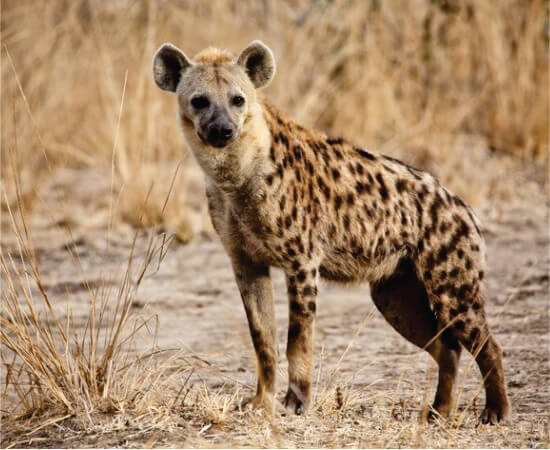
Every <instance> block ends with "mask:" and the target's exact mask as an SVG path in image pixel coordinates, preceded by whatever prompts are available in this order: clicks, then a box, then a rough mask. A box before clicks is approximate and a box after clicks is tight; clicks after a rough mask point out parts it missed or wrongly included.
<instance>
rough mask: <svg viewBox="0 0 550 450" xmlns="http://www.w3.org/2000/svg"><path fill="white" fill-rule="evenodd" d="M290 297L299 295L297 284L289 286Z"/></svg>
mask: <svg viewBox="0 0 550 450" xmlns="http://www.w3.org/2000/svg"><path fill="white" fill-rule="evenodd" d="M288 295H290V296H291V297H296V296H297V295H298V289H297V288H296V285H295V284H290V285H289V286H288Z"/></svg>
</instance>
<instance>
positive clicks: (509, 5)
mask: <svg viewBox="0 0 550 450" xmlns="http://www.w3.org/2000/svg"><path fill="white" fill-rule="evenodd" d="M547 10H548V3H547V2H546V1H542V0H534V1H522V0H502V1H501V0H486V1H483V2H474V1H466V0H432V1H430V0H412V1H408V0H390V1H379V0H369V1H367V0H345V1H344V0H335V1H321V0H318V1H305V0H294V1H290V0H287V1H267V0H265V1H252V2H244V1H236V0H212V1H208V2H205V1H198V0H197V1H183V2H169V1H158V2H156V1H152V0H151V1H129V0H117V1H109V2H102V1H95V0H79V1H69V0H56V1H49V2H46V3H43V2H38V1H33V0H17V1H15V0H8V1H4V2H3V5H2V19H1V25H2V44H3V48H2V142H1V143H2V151H3V154H5V152H6V151H7V150H9V149H10V148H12V149H13V148H14V147H15V146H17V152H16V153H17V155H18V159H19V161H20V164H19V165H20V167H21V172H22V174H21V176H22V189H23V198H24V199H25V201H26V202H27V203H28V204H29V206H30V205H32V203H33V200H35V199H36V198H37V196H40V193H41V192H43V191H42V189H43V188H44V185H46V186H47V183H48V181H50V180H51V177H52V173H53V172H54V170H55V169H56V168H59V167H61V168H83V167H84V168H103V169H105V170H106V172H105V173H106V174H109V172H110V171H111V168H113V169H114V170H113V172H114V175H115V180H116V181H115V182H116V188H115V190H116V192H117V193H118V192H119V189H122V193H121V194H120V196H119V198H118V200H119V203H117V204H119V205H120V211H119V212H120V214H117V217H121V218H122V219H123V220H125V221H128V222H130V223H132V224H135V225H151V224H159V223H161V224H162V223H164V225H165V226H166V227H167V228H168V229H170V230H171V231H173V232H176V233H177V234H178V236H180V238H182V239H183V240H187V239H188V238H190V237H191V236H192V235H193V234H195V233H196V232H197V231H201V230H208V229H209V224H208V219H207V218H206V214H205V211H204V201H203V197H202V187H201V184H202V175H201V174H200V173H199V172H198V170H197V168H196V166H194V164H193V162H192V158H190V157H189V158H188V157H187V156H188V155H187V150H186V147H185V143H184V141H183V138H182V135H181V131H180V130H179V129H178V126H177V124H176V121H175V120H174V119H175V100H174V98H173V97H172V96H170V95H168V94H166V93H163V92H161V91H159V90H158V88H156V86H155V85H154V83H153V81H152V78H151V58H152V54H153V52H154V51H155V49H156V48H157V47H158V46H159V45H160V44H161V43H162V42H165V41H171V42H173V43H175V44H176V45H178V46H180V47H181V48H182V49H184V51H186V52H187V53H188V54H189V55H193V54H195V53H196V52H198V51H199V50H201V49H202V48H204V47H206V46H209V45H214V46H219V47H224V48H228V49H230V50H231V51H233V52H235V53H237V52H239V51H240V50H241V49H242V48H243V47H244V46H245V45H246V44H247V43H248V42H249V41H250V40H252V39H258V38H259V39H262V40H264V41H265V42H266V43H267V44H268V45H270V46H271V47H272V49H273V50H274V52H275V55H276V58H277V63H278V70H277V75H276V78H275V80H274V82H273V83H272V85H271V86H270V87H269V88H268V93H269V95H270V96H271V98H272V99H273V101H274V102H275V103H276V104H277V105H278V106H279V107H280V108H281V109H282V110H283V111H285V112H287V113H288V114H289V115H291V116H292V117H294V118H295V119H297V120H298V121H300V122H302V123H304V124H305V125H307V126H313V127H316V128H319V129H321V130H323V131H325V132H327V133H328V134H333V135H343V136H345V137H347V138H349V139H351V140H353V141H355V142H357V143H360V144H361V145H364V146H367V147H369V148H371V149H372V150H379V151H382V152H385V153H388V154H392V155H394V156H397V157H401V158H403V159H405V160H406V161H407V162H409V163H411V164H416V165H419V166H421V167H423V168H427V169H430V170H432V171H434V172H435V173H436V174H437V175H438V176H439V177H440V178H441V179H442V181H443V182H444V183H446V184H447V185H449V186H450V187H451V188H453V189H454V190H455V191H457V192H458V193H459V194H460V195H462V196H464V197H465V198H466V199H467V200H469V201H471V202H472V203H474V204H479V203H482V202H483V201H484V200H487V199H488V198H493V197H499V196H501V195H500V194H502V184H503V183H502V181H503V179H507V178H510V177H511V172H512V171H513V169H515V168H518V167H525V166H526V165H527V166H532V165H533V164H535V165H538V166H539V167H540V166H541V163H542V167H545V168H547V162H548V152H547V148H548V120H549V119H548V26H549V25H548V14H547V13H548V11H547ZM502 155H513V158H511V159H510V158H508V159H507V158H506V157H502V158H501V157H500V156H502ZM3 160H4V161H6V158H3ZM497 160H498V161H497ZM495 161H497V162H495ZM112 163H114V164H113V165H112ZM180 163H181V164H182V165H181V168H180V169H178V173H177V174H176V180H175V182H176V183H177V184H176V186H175V189H173V192H174V194H173V195H172V197H171V199H170V201H169V204H168V205H167V206H166V208H165V211H164V213H163V214H161V211H160V209H161V206H159V205H162V204H163V201H164V198H165V196H166V193H167V192H168V190H169V189H168V187H169V181H170V180H171V179H172V177H173V176H174V172H175V171H176V167H177V166H178V164H180ZM7 167H8V165H7V164H5V163H4V164H2V172H3V178H4V179H6V180H7V179H9V176H10V171H9V170H7ZM73 178H74V177H73ZM541 178H542V177H541ZM79 179H80V177H79V176H78V175H77V176H76V181H74V180H73V179H71V180H69V181H66V182H65V183H64V184H63V186H62V188H61V189H63V190H65V191H67V193H68V194H67V195H70V191H71V189H72V187H73V186H74V184H75V183H76V184H78V180H79ZM83 180H84V181H82V183H88V182H89V181H85V178H84V179H83ZM167 180H168V181H167ZM91 182H92V183H93V181H91ZM107 183H109V182H107ZM8 185H9V183H6V186H8ZM6 190H8V191H9V189H8V188H6ZM111 190H113V189H111ZM513 190H514V188H513V187H510V186H508V187H507V188H506V189H505V190H504V191H505V196H506V195H507V196H509V195H510V191H513ZM10 192H11V193H12V194H13V192H12V191H10ZM8 198H9V199H11V200H13V199H14V196H13V195H10V196H8ZM499 198H500V197H499ZM145 199H147V201H145ZM6 201H10V200H6V199H5V198H4V199H2V204H3V209H5V203H6ZM144 205H145V206H144ZM117 211H118V210H117Z"/></svg>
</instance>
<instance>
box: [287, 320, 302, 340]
mask: <svg viewBox="0 0 550 450" xmlns="http://www.w3.org/2000/svg"><path fill="white" fill-rule="evenodd" d="M301 332H302V326H301V325H300V324H299V323H293V324H292V325H290V326H289V327H288V342H294V341H295V340H296V338H297V337H298V336H299V335H300V333H301Z"/></svg>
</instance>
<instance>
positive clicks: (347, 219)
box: [344, 214, 350, 230]
mask: <svg viewBox="0 0 550 450" xmlns="http://www.w3.org/2000/svg"><path fill="white" fill-rule="evenodd" d="M349 227H350V219H349V216H348V215H347V214H344V228H345V229H346V230H349Z"/></svg>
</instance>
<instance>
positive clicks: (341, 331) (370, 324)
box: [35, 207, 550, 447]
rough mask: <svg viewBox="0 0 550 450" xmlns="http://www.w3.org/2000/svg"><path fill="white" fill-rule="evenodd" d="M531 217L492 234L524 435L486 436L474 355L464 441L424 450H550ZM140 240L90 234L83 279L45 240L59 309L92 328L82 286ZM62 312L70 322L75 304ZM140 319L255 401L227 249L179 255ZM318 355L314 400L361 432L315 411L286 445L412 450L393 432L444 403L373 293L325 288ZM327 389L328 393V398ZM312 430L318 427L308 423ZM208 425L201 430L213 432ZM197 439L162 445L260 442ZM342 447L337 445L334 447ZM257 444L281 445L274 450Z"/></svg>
mask: <svg viewBox="0 0 550 450" xmlns="http://www.w3.org/2000/svg"><path fill="white" fill-rule="evenodd" d="M529 211H530V209H529V208H527V207H524V208H520V209H518V210H509V211H508V212H507V214H506V215H505V218H501V219H500V220H494V221H491V222H490V226H489V227H488V231H487V242H488V255H489V271H488V274H487V280H488V281H487V282H488V292H489V293H490V295H489V300H488V302H487V315H488V318H489V323H490V325H491V326H492V329H493V331H494V332H495V334H496V336H497V338H498V340H499V342H500V343H501V345H502V347H503V349H504V364H505V373H506V378H507V382H508V387H509V395H510V399H511V403H512V406H513V425H512V426H509V427H496V428H495V427H493V428H492V429H486V428H485V427H482V428H483V429H486V431H483V432H480V431H479V430H480V428H477V420H476V416H477V414H479V412H480V410H481V407H482V406H483V398H484V395H483V393H482V392H481V393H479V388H480V375H479V371H478V370H477V367H476V366H475V364H473V366H472V367H473V368H472V370H470V371H469V372H467V373H466V374H465V371H467V370H466V369H467V367H468V366H469V364H470V362H471V358H470V356H469V355H466V354H464V355H465V356H463V358H462V361H461V371H460V374H459V380H461V381H462V380H464V381H463V382H461V383H460V390H461V391H462V390H463V392H462V393H461V400H460V405H461V408H462V409H463V408H466V410H467V412H466V416H465V417H466V419H465V421H464V424H463V426H462V427H461V429H460V430H459V431H457V432H456V433H455V434H454V435H453V436H455V437H454V438H453V439H455V438H457V436H458V438H457V439H459V440H458V441H454V440H449V438H448V437H447V438H446V439H447V440H443V441H441V440H440V439H443V438H442V437H441V436H440V434H441V433H439V432H438V431H437V430H434V431H432V432H428V434H427V436H428V437H427V438H426V439H427V440H425V441H421V442H420V443H421V444H422V445H428V446H439V445H443V446H449V445H451V446H483V447H487V446H488V447H493V446H495V447H499V446H504V447H509V446H512V447H513V446H522V447H526V446H541V445H544V442H546V445H547V444H548V415H549V405H550V394H549V385H550V370H549V317H548V306H549V303H548V300H549V297H548V292H549V278H548V274H549V253H548V245H549V239H548V230H547V228H546V226H545V220H546V217H543V216H542V215H539V216H538V218H537V217H535V216H533V215H531V214H530V213H529ZM131 235H132V232H131V230H129V229H128V228H126V227H119V228H117V229H115V230H114V231H113V234H112V235H111V239H110V242H111V245H110V247H109V249H108V250H105V233H104V232H102V233H97V232H96V233H83V234H81V235H80V236H79V237H78V238H77V239H76V242H75V244H76V246H75V248H76V253H77V254H78V257H79V260H80V261H81V269H79V268H78V267H77V265H76V264H74V261H72V260H71V259H70V258H68V256H67V253H66V250H65V247H64V246H63V245H61V246H60V245H57V246H56V245H53V244H52V242H51V241H48V240H47V239H46V240H42V242H43V243H44V245H43V246H41V245H40V242H35V245H36V247H37V253H38V257H39V261H40V268H41V271H42V277H43V281H44V283H45V285H46V288H47V290H48V292H49V293H50V295H51V297H52V298H53V299H60V300H63V299H65V298H66V296H65V293H66V292H71V296H72V299H73V311H74V314H75V320H76V322H77V323H78V320H81V323H82V325H83V324H84V313H85V311H86V307H87V300H86V298H87V293H86V292H85V290H84V289H83V286H82V283H81V281H82V277H84V278H85V279H86V280H87V281H88V282H89V283H90V284H91V285H92V286H93V285H94V284H99V283H100V280H102V279H103V278H105V276H106V275H108V276H112V274H114V273H117V272H118V273H121V270H122V269H123V268H124V266H125V264H126V261H127V257H128V254H129V252H130V245H131ZM46 243H47V245H46ZM145 244H146V239H145V238H140V239H138V244H137V251H136V256H137V258H136V259H137V260H139V258H140V256H142V255H143V254H144V252H145ZM273 280H274V288H275V296H276V314H277V323H278V334H279V352H280V366H279V383H278V387H279V395H280V396H282V395H283V393H284V390H285V389H286V368H287V365H286V360H285V358H284V354H285V347H284V346H285V341H286V324H287V321H288V310H287V300H286V296H285V286H284V280H283V276H282V274H281V272H280V271H278V270H274V271H273ZM57 306H59V308H60V309H59V311H60V314H63V312H62V311H63V309H64V305H63V303H59V304H58V305H57ZM134 310H135V311H136V312H137V313H143V314H149V313H153V314H156V315H158V323H159V327H158V331H157V336H156V345H157V346H158V347H160V348H163V349H178V348H185V349H188V350H190V351H192V352H194V353H196V354H198V355H201V357H202V358H203V359H204V360H206V361H208V363H209V364H211V365H212V367H215V368H216V370H214V371H206V372H204V373H202V374H201V379H202V380H204V381H205V382H206V384H207V385H208V387H209V388H210V389H211V390H212V391H213V392H214V391H216V389H219V388H220V387H222V391H226V392H234V389H235V387H236V386H237V387H239V388H240V390H241V394H240V395H243V396H245V395H249V394H250V393H251V392H252V387H253V386H254V366H255V362H254V359H253V349H252V345H251V341H250V338H249V335H248V326H247V322H246V318H245V314H244V310H243V307H242V305H241V301H240V297H239V294H238V291H237V288H236V285H235V282H234V280H233V275H232V272H231V270H230V264H229V260H228V258H227V257H226V255H225V254H224V252H223V249H222V247H221V245H220V243H219V242H218V240H217V239H214V240H212V239H206V238H202V239H199V240H196V241H194V242H193V243H191V244H189V245H185V246H184V245H179V244H177V243H175V244H173V245H171V247H170V249H169V251H168V253H167V255H166V257H165V259H164V260H163V262H162V264H161V265H160V268H159V270H158V272H156V273H155V274H153V275H151V276H150V277H148V278H147V279H146V281H145V282H144V283H143V285H142V286H141V288H140V291H139V293H138V296H137V300H136V302H135V304H134ZM152 343H153V337H152V336H150V335H149V336H145V337H142V338H141V339H140V340H139V341H138V343H137V348H136V349H135V351H137V352H141V351H145V350H146V349H150V348H151V346H152ZM315 347H316V348H315V355H316V368H315V373H316V377H318V379H319V380H320V381H319V382H318V383H317V388H316V390H315V389H314V392H316V393H317V397H316V398H317V402H320V401H321V400H320V399H321V394H323V395H325V394H326V393H327V392H329V395H331V396H332V395H333V393H335V392H336V389H338V390H339V391H340V392H343V396H344V401H346V402H348V404H349V406H348V407H347V411H346V414H345V417H348V418H349V423H347V422H346V421H344V422H342V423H340V424H339V425H338V424H334V425H332V426H334V427H340V428H337V429H336V428H335V429H334V430H333V431H330V426H329V428H327V424H326V421H325V422H323V419H322V418H321V417H318V416H319V415H320V413H317V412H315V411H313V412H312V413H311V414H310V415H309V419H304V418H294V417H280V418H279V419H278V420H279V421H280V422H278V423H279V425H280V426H281V428H282V431H281V433H282V436H283V437H282V438H281V439H282V441H280V442H279V441H275V443H277V442H279V444H281V442H282V444H281V445H291V446H292V445H299V446H322V445H331V442H333V445H342V446H345V445H390V446H391V445H403V444H404V443H405V445H407V444H406V443H407V442H408V445H412V444H411V441H410V438H407V436H406V434H405V435H403V436H400V435H399V436H397V435H396V436H393V437H392V435H391V433H393V431H392V430H394V428H392V427H394V425H393V424H392V423H393V422H395V423H399V422H403V421H404V422H408V423H411V424H415V423H416V422H417V417H418V414H419V412H420V410H421V405H422V401H423V398H424V393H425V391H426V387H428V388H429V398H430V399H431V397H432V395H433V391H434V388H435V378H434V376H435V374H434V372H433V369H434V364H433V363H432V361H431V359H430V357H429V356H428V355H427V354H426V353H424V352H422V351H419V350H418V349H417V348H416V347H414V346H413V345H412V344H409V343H408V342H406V341H405V340H404V339H403V338H402V337H400V336H399V335H398V334H397V333H396V332H395V331H393V329H392V328H391V327H390V326H389V325H388V324H387V323H386V322H385V321H384V319H383V318H382V316H381V315H380V314H379V313H378V312H377V311H376V310H375V308H374V306H373V304H372V302H371V300H370V297H369V290H368V286H355V287H342V286H338V285H331V284H323V285H322V286H321V288H320V293H319V306H318V315H317V322H316V337H315ZM430 377H431V378H430ZM430 380H431V381H430ZM323 389H326V390H324V391H323V392H321V391H322V390H323ZM476 394H479V395H478V398H477V399H475V398H474V397H476ZM346 396H347V397H346ZM380 402H381V403H380ZM314 403H315V402H314ZM380 404H383V405H385V406H384V408H385V409H384V408H382V409H381V407H380ZM392 404H393V406H392ZM381 411H382V412H381ZM381 415H382V416H381ZM384 415H385V417H384ZM306 420H309V422H304V421H306ZM318 420H319V421H318ZM192 422H193V421H192V420H191V421H188V423H191V424H192ZM320 423H323V426H322V427H321V425H319V424H320ZM387 423H390V425H389V428H388V430H384V429H383V428H384V427H385V426H386V427H387V426H388V425H384V424H387ZM377 424H378V425H377ZM191 426H194V425H193V424H192V425H191ZM196 426H197V427H198V428H199V429H200V426H201V424H200V423H198V424H197V425H196ZM373 426H374V427H375V428H373ZM376 426H378V427H379V428H380V427H382V429H378V431H377V430H376ZM316 427H317V428H316ZM342 427H344V428H342ZM346 427H347V428H346ZM365 427H368V433H367V431H366V428H365ZM321 429H322V430H325V431H321ZM346 429H347V431H342V430H346ZM327 430H328V431H327ZM337 430H339V431H338V432H337ZM197 431H198V430H197ZM394 431H395V430H394ZM395 432H396V433H398V431H395ZM377 433H378V434H377ZM385 433H390V435H389V436H388V435H386V434H385ZM430 433H431V434H430ZM457 433H458V434H457ZM192 436H195V437H190V436H189V434H186V435H185V439H187V440H186V441H182V439H184V438H182V437H181V436H178V435H177V434H170V433H165V434H163V435H162V436H159V437H158V439H159V440H158V442H157V444H156V445H163V446H164V445H168V446H170V445H172V446H181V445H221V444H223V443H227V444H228V445H229V444H233V445H247V444H249V443H250V440H248V441H247V438H248V439H250V436H249V435H248V434H246V433H244V434H243V433H239V432H231V430H226V431H223V430H222V431H218V432H217V433H214V434H212V435H211V436H210V438H209V434H208V433H202V434H201V435H200V438H199V437H197V435H195V434H193V435H192ZM301 436H305V437H303V438H302V437H301ZM323 436H324V437H323ZM331 436H332V437H331ZM334 436H340V437H339V438H338V439H336V438H334ZM365 436H368V438H367V440H365V439H366V438H365ZM429 436H432V437H429ZM333 438H334V439H336V440H335V441H332V440H331V439H333ZM113 439H115V438H113ZM117 439H118V437H117ZM140 439H141V438H138V439H137V441H135V442H133V443H132V442H130V443H128V442H127V441H121V442H123V444H121V445H123V446H142V445H144V442H142V441H140ZM189 439H191V440H189ZM193 439H195V440H193ZM197 439H198V440H197ZM258 439H259V438H258ZM393 439H395V440H393ZM94 442H95V441H93V440H84V441H75V442H73V443H72V444H71V443H69V444H67V445H91V446H93V445H95V444H94ZM117 442H118V441H117V440H116V439H115V440H112V441H109V440H107V441H104V442H102V445H109V446H110V445H115V444H117ZM124 442H126V444H124ZM184 442H187V444H184ZM256 442H259V443H260V444H261V443H262V442H264V443H265V442H271V444H272V445H274V444H273V441H262V440H257V441H256ZM193 443H194V444H193ZM57 444H58V445H60V443H59V442H58V443H57Z"/></svg>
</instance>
